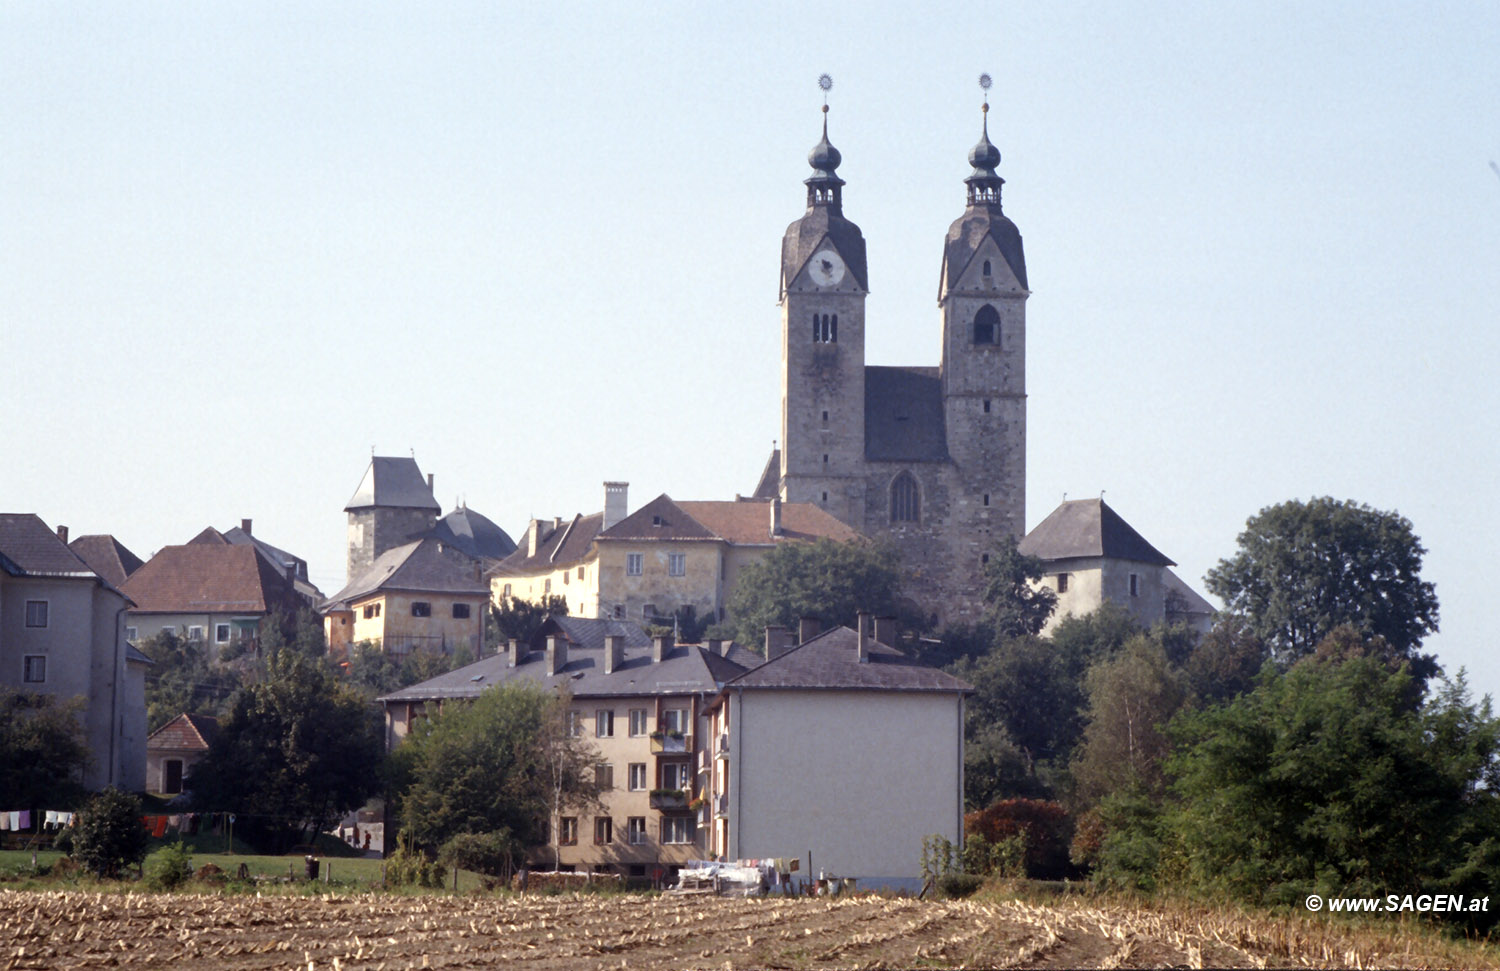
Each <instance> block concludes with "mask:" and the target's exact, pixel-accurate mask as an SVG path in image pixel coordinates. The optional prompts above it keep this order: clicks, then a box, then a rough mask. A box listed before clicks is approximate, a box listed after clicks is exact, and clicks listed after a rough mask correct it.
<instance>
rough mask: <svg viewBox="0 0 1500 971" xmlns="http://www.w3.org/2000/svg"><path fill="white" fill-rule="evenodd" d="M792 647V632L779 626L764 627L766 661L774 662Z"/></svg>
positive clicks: (769, 625)
mask: <svg viewBox="0 0 1500 971" xmlns="http://www.w3.org/2000/svg"><path fill="white" fill-rule="evenodd" d="M791 647H792V632H791V631H789V630H787V629H786V628H785V627H782V626H781V625H780V624H768V625H767V626H766V660H767V661H774V660H776V659H777V658H778V657H781V655H783V654H785V653H786V652H787V651H789V650H790V649H791Z"/></svg>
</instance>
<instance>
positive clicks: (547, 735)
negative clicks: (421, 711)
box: [390, 683, 597, 848]
mask: <svg viewBox="0 0 1500 971" xmlns="http://www.w3.org/2000/svg"><path fill="white" fill-rule="evenodd" d="M567 709H568V705H567V700H566V699H565V698H560V697H559V696H557V695H555V694H551V693H549V692H547V691H545V690H543V689H542V688H541V687H539V686H537V685H534V684H530V683H514V684H504V685H499V686H497V687H494V688H491V689H489V690H487V691H485V692H483V693H482V694H480V696H479V697H478V698H476V699H474V700H472V701H463V702H453V701H450V702H448V703H447V704H446V705H444V706H443V709H442V710H441V711H439V712H438V713H437V714H436V715H435V716H433V717H432V718H430V719H427V720H425V721H422V722H419V723H418V724H417V725H416V726H415V727H414V728H413V729H412V732H411V734H410V735H408V736H407V738H406V740H405V741H404V742H403V743H402V744H401V746H400V748H398V749H397V750H396V751H395V752H394V753H392V756H391V773H390V774H391V779H392V790H393V792H394V793H395V794H396V795H395V803H396V805H395V809H396V815H397V816H398V818H399V819H400V820H401V825H402V827H403V829H404V831H405V832H406V834H407V835H409V836H410V837H411V838H412V839H413V840H415V841H416V842H417V843H418V844H421V845H423V846H427V847H431V848H436V847H438V846H441V845H444V844H446V843H448V842H449V841H450V840H452V839H453V837H455V836H458V835H459V834H463V833H475V834H482V833H494V834H505V835H506V836H507V837H510V838H514V840H515V841H516V843H517V844H519V845H521V846H536V845H540V844H542V843H543V842H544V841H545V840H544V836H545V834H546V832H547V829H548V826H547V823H546V821H547V820H548V819H555V817H556V816H557V815H558V809H560V808H561V806H562V805H564V804H567V803H570V802H571V803H577V804H582V805H587V804H590V803H592V802H593V801H594V800H595V799H596V796H597V790H596V789H595V788H594V785H593V772H592V768H593V764H594V758H593V755H592V750H591V749H590V748H589V747H588V746H587V744H586V743H585V742H584V741H583V739H582V738H580V737H578V736H574V735H572V734H571V733H570V732H569V731H568V730H567V721H566V719H567Z"/></svg>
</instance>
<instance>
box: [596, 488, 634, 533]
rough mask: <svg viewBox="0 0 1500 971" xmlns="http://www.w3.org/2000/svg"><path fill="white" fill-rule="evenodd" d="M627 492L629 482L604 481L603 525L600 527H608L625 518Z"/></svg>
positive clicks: (628, 490) (628, 492)
mask: <svg viewBox="0 0 1500 971" xmlns="http://www.w3.org/2000/svg"><path fill="white" fill-rule="evenodd" d="M629 494H630V483H629V482H606V483H604V525H603V526H602V527H600V528H601V529H608V528H609V527H611V526H613V525H614V524H615V523H617V522H619V521H620V520H622V519H624V518H625V515H626V513H625V510H626V509H627V508H628V506H627V503H626V499H627V497H628V496H629Z"/></svg>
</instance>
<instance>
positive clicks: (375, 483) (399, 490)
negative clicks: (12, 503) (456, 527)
mask: <svg viewBox="0 0 1500 971" xmlns="http://www.w3.org/2000/svg"><path fill="white" fill-rule="evenodd" d="M374 506H390V507H396V508H401V509H430V510H432V511H433V512H434V513H436V512H441V511H442V507H441V506H439V505H438V503H437V500H436V499H434V498H432V487H431V486H430V485H428V482H427V480H426V479H424V478H422V470H421V469H419V468H417V460H416V459H413V458H400V457H398V456H386V455H376V456H372V457H371V459H370V467H369V468H368V469H366V470H365V477H364V478H363V479H361V480H360V483H359V488H358V489H356V490H354V497H353V498H351V499H350V500H349V504H348V505H347V506H345V507H344V511H345V512H353V511H354V510H356V509H369V508H371V507H374Z"/></svg>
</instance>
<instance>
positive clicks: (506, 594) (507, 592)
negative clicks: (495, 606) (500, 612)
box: [502, 583, 510, 597]
mask: <svg viewBox="0 0 1500 971" xmlns="http://www.w3.org/2000/svg"><path fill="white" fill-rule="evenodd" d="M502 596H506V597H509V596H510V584H508V583H507V584H506V585H505V588H504V592H503V593H502Z"/></svg>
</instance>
